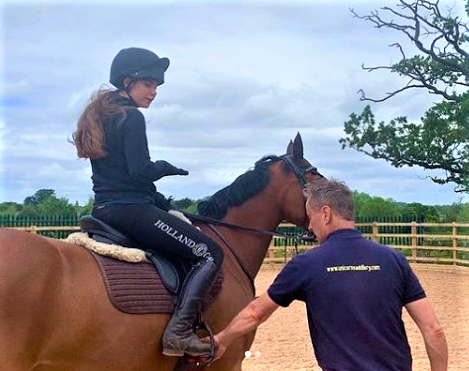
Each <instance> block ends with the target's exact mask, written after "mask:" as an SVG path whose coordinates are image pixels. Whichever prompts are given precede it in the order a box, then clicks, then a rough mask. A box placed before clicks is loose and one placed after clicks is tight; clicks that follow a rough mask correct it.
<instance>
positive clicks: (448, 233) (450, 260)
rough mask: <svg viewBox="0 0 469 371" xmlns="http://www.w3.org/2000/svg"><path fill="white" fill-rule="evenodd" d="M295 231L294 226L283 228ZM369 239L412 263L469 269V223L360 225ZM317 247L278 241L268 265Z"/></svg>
mask: <svg viewBox="0 0 469 371" xmlns="http://www.w3.org/2000/svg"><path fill="white" fill-rule="evenodd" d="M282 226H283V227H288V226H289V227H291V228H294V226H293V225H287V224H284V225H282ZM356 227H357V228H358V229H360V230H361V231H362V233H363V235H364V236H366V237H367V238H369V239H371V240H373V241H375V242H378V243H381V244H384V245H388V246H390V247H392V248H394V249H396V250H399V251H401V252H402V253H404V255H405V256H406V257H407V259H408V260H409V261H410V262H412V263H427V264H428V263H432V264H445V265H460V266H467V267H469V223H416V222H409V223H403V222H398V223H385V222H370V223H356ZM316 246H317V244H315V243H313V244H300V243H296V244H291V243H288V244H287V245H286V246H285V245H283V243H282V239H281V238H274V239H273V241H272V243H271V246H270V247H269V250H268V253H267V256H266V259H265V261H264V262H265V263H286V262H287V261H288V260H290V259H291V258H292V257H293V256H294V255H296V254H298V253H301V252H304V251H307V250H309V249H312V248H315V247H316Z"/></svg>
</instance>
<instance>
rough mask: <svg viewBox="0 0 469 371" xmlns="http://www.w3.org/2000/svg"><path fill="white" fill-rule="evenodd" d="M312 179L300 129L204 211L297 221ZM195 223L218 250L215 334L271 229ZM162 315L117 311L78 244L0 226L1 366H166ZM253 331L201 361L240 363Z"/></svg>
mask: <svg viewBox="0 0 469 371" xmlns="http://www.w3.org/2000/svg"><path fill="white" fill-rule="evenodd" d="M319 177H321V175H319V173H317V172H316V170H315V168H313V167H312V166H311V165H310V163H309V162H308V161H306V160H305V159H304V158H303V145H302V142H301V137H300V136H299V134H298V135H297V137H296V138H295V141H294V143H292V142H290V144H289V146H288V148H287V154H286V155H284V156H280V157H276V156H270V157H266V158H264V159H262V160H260V161H258V162H257V163H256V167H255V168H254V169H253V170H250V171H248V172H247V173H246V174H243V175H241V176H240V177H238V179H237V180H235V182H234V183H233V184H231V185H230V186H228V187H227V188H225V190H222V191H220V192H218V193H217V194H215V195H214V196H213V197H212V200H211V201H209V202H210V204H209V205H206V206H209V207H208V209H211V210H212V216H216V214H219V215H222V214H224V216H223V217H222V220H224V221H226V222H229V223H235V224H238V225H243V226H248V227H250V228H256V229H259V230H268V231H275V229H276V228H277V226H278V225H279V223H281V222H282V221H284V220H287V221H289V222H291V223H294V224H297V225H300V226H305V225H306V220H307V217H306V214H305V207H304V202H305V200H304V195H303V192H302V186H304V184H305V182H312V181H314V180H315V179H317V178H319ZM228 189H229V192H224V191H226V190H228ZM228 193H229V194H230V195H233V194H237V197H236V200H235V201H232V200H231V198H230V197H231V196H230V197H227V196H226V195H227V194H228ZM213 210H215V211H213ZM220 213H221V214H220ZM208 214H210V213H208ZM209 216H210V215H209ZM201 228H202V230H204V231H205V232H206V233H208V234H211V235H212V237H213V238H214V239H216V240H217V241H218V242H219V243H220V245H221V246H222V247H223V248H224V250H225V260H224V263H223V272H224V283H223V287H222V289H221V292H220V294H219V295H218V297H217V299H216V300H215V302H214V303H213V305H212V306H211V307H210V309H208V310H207V311H206V312H205V313H204V314H203V318H204V320H205V321H206V322H207V323H208V324H209V325H210V326H211V328H212V329H213V330H214V332H219V331H220V330H221V329H222V328H224V327H225V326H226V325H227V324H228V323H229V322H230V320H231V319H232V318H233V317H234V316H235V315H236V314H237V313H238V312H239V311H240V310H241V309H242V308H243V307H244V306H245V305H246V304H247V303H249V302H250V301H251V300H252V299H253V297H254V293H253V290H252V280H253V279H254V277H255V276H256V274H257V272H258V271H259V269H260V266H261V264H262V261H263V259H264V257H265V254H266V251H267V249H268V246H269V243H270V240H271V238H272V237H271V236H270V235H266V234H261V233H250V232H247V231H244V230H240V229H230V228H227V227H223V226H219V227H217V228H218V230H219V231H220V233H221V234H222V236H223V238H220V237H219V236H217V235H216V234H214V233H213V231H212V230H210V229H208V227H207V226H204V225H201ZM227 244H228V245H231V247H232V248H233V250H234V251H235V253H233V252H232V251H231V250H229V249H227V246H226V245H227ZM235 255H237V256H238V258H236V257H235ZM238 259H239V260H241V261H242V262H243V263H244V264H243V265H244V269H242V268H241V266H240V264H239V261H238ZM168 320H169V315H153V314H141V315H135V314H126V313H123V312H120V311H118V310H117V309H115V308H114V307H113V305H112V304H111V303H110V301H109V299H108V297H107V295H106V289H105V287H104V283H103V280H102V277H101V275H100V271H99V268H98V266H97V264H96V261H95V260H94V259H93V257H92V256H91V254H90V253H89V252H87V251H86V250H85V249H83V248H80V247H77V246H75V245H72V244H69V243H65V242H63V241H59V240H54V239H50V238H46V237H41V236H37V235H32V234H28V233H26V232H20V231H15V230H11V229H2V230H1V231H0V368H1V369H2V370H5V371H106V370H108V371H156V370H158V371H169V370H173V369H174V367H175V364H176V362H177V358H176V357H165V356H163V355H162V353H161V352H162V347H161V336H162V333H163V331H164V329H165V326H166V323H167V321H168ZM253 339H254V333H251V334H249V335H248V336H246V337H243V338H241V339H239V340H238V341H236V342H235V343H234V344H233V345H232V346H231V347H230V348H229V349H228V351H227V352H226V354H225V355H224V356H223V358H222V359H220V360H218V361H216V362H215V363H213V364H212V365H211V366H210V368H209V369H210V370H213V371H235V370H238V371H239V370H241V363H242V361H243V358H244V354H245V351H247V350H248V349H249V348H250V346H251V344H252V341H253Z"/></svg>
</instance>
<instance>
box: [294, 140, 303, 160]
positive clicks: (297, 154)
mask: <svg viewBox="0 0 469 371" xmlns="http://www.w3.org/2000/svg"><path fill="white" fill-rule="evenodd" d="M293 159H294V160H296V161H300V160H303V141H302V140H301V135H300V133H298V134H296V137H295V140H294V142H293Z"/></svg>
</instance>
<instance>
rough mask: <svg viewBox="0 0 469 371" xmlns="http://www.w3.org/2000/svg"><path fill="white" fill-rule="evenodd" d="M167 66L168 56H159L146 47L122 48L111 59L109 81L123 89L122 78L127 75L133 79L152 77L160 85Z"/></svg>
mask: <svg viewBox="0 0 469 371" xmlns="http://www.w3.org/2000/svg"><path fill="white" fill-rule="evenodd" d="M168 66H169V59H168V58H160V57H158V56H157V55H156V54H155V53H153V52H152V51H150V50H148V49H143V48H126V49H122V50H121V51H119V53H117V55H116V56H115V57H114V59H113V61H112V64H111V76H110V78H109V82H110V83H111V84H112V85H114V86H115V87H116V88H118V89H124V78H125V77H127V76H129V77H130V78H132V79H133V80H136V79H145V78H146V79H152V80H155V81H156V82H157V83H158V85H162V84H163V83H164V73H165V71H166V70H167V69H168Z"/></svg>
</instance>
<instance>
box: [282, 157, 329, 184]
mask: <svg viewBox="0 0 469 371" xmlns="http://www.w3.org/2000/svg"><path fill="white" fill-rule="evenodd" d="M280 158H281V159H282V160H284V161H285V163H286V164H287V165H288V166H289V167H290V169H292V170H293V172H294V173H295V175H296V177H297V178H298V180H299V181H300V183H301V187H302V188H305V187H306V185H307V184H308V182H307V181H306V178H305V175H306V174H315V175H319V176H320V177H322V178H324V176H323V175H322V174H321V173H320V172H319V171H318V169H317V168H315V167H314V166H313V165H311V164H310V165H309V166H308V167H307V168H305V169H301V168H300V167H299V166H298V165H297V164H296V163H295V162H294V161H293V158H292V155H290V154H285V155H282V156H280Z"/></svg>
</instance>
